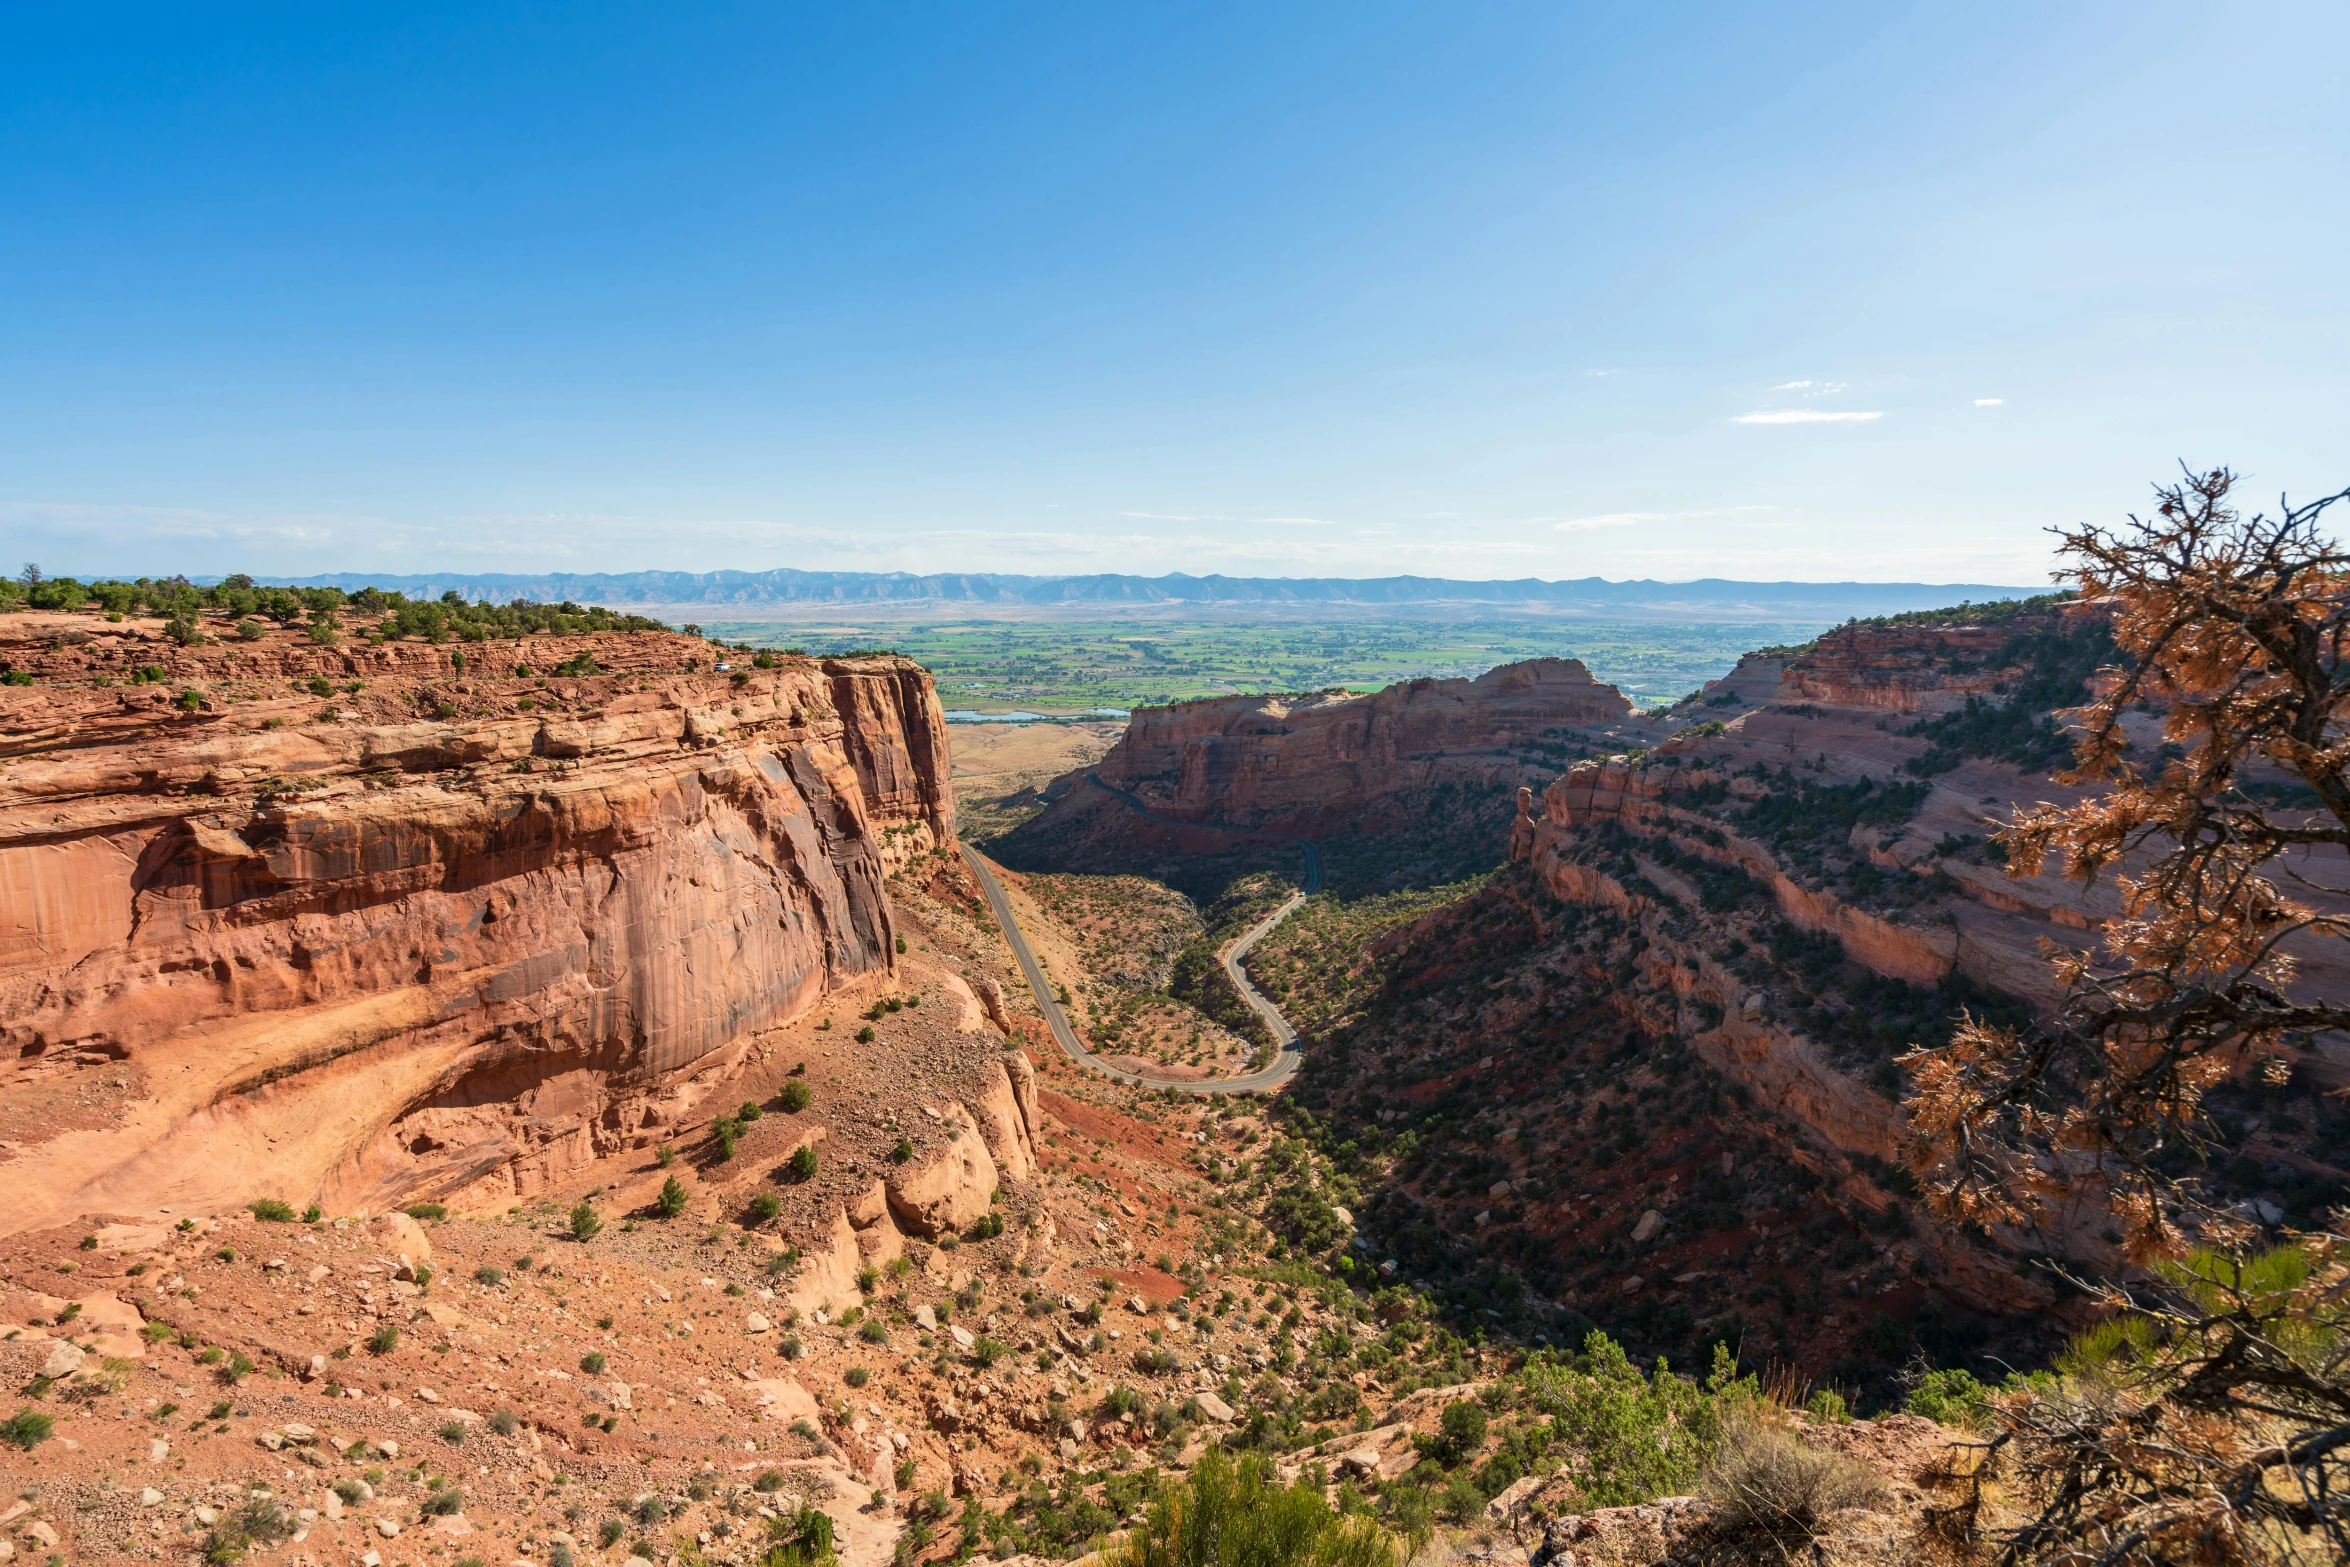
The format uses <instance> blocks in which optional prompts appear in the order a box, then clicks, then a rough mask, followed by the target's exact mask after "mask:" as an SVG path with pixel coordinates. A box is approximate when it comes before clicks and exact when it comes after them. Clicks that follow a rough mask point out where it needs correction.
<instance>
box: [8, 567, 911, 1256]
mask: <svg viewBox="0 0 2350 1567" xmlns="http://www.w3.org/2000/svg"><path fill="white" fill-rule="evenodd" d="M581 654H587V655H589V656H590V657H592V659H593V660H594V665H595V667H596V669H597V670H598V672H597V673H594V674H590V675H584V676H577V677H573V676H560V675H555V674H553V673H552V671H553V670H554V669H556V668H557V667H558V666H564V667H571V668H579V667H583V666H579V665H577V664H573V663H571V662H570V661H572V660H575V659H576V658H578V657H579V655H581ZM714 656H715V650H713V649H712V648H711V646H710V645H709V644H707V643H705V642H702V641H700V640H698V639H693V638H686V637H682V636H670V635H634V636H622V635H602V636H594V637H555V636H536V637H531V638H528V639H525V640H523V641H521V642H492V643H486V644H473V645H457V646H446V647H436V646H432V645H430V644H426V643H422V642H394V643H385V644H375V645H370V644H368V643H366V642H354V643H352V644H350V645H346V646H342V647H325V648H321V647H313V646H310V645H308V644H305V643H297V642H295V641H293V640H292V639H291V638H290V637H288V636H286V635H285V634H283V633H275V634H272V635H271V636H270V637H268V638H266V639H264V640H263V641H260V642H258V643H238V642H227V643H216V644H213V645H208V646H203V647H197V648H188V649H183V648H178V647H175V646H174V645H173V644H171V643H169V642H167V641H164V640H163V639H162V638H161V637H160V636H157V635H154V634H153V633H152V632H151V631H150V632H148V633H146V634H142V633H140V632H139V631H137V630H135V629H132V628H128V627H125V628H116V627H112V626H108V625H106V624H105V623H103V622H100V621H99V620H98V619H97V618H96V617H95V616H83V615H74V616H65V615H40V614H26V615H15V616H9V617H4V618H0V660H5V661H6V664H7V666H8V667H10V668H11V669H13V670H15V671H19V672H22V673H25V674H29V675H31V676H32V677H33V678H34V680H35V683H34V684H33V685H31V686H10V687H4V688H0V761H4V763H5V766H4V769H0V910H4V912H0V1040H5V1042H6V1045H7V1047H8V1050H9V1054H10V1056H11V1057H12V1059H11V1060H10V1061H9V1062H8V1063H7V1067H6V1070H7V1072H8V1074H9V1075H8V1077H7V1078H6V1079H5V1080H4V1082H5V1089H6V1093H7V1095H8V1098H9V1100H10V1102H11V1104H12V1106H14V1107H16V1108H18V1109H19V1110H27V1111H29V1112H30V1113H28V1114H20V1115H18V1116H17V1117H15V1118H14V1120H13V1123H12V1125H11V1128H10V1130H9V1132H8V1134H7V1135H8V1136H9V1138H10V1141H9V1142H8V1144H7V1145H6V1146H5V1150H4V1152H5V1159H6V1162H7V1164H8V1167H9V1168H8V1180H9V1183H10V1190H11V1200H10V1202H9V1203H7V1204H5V1205H0V1231H16V1230H22V1229H27V1228H33V1227H37V1226H40V1225H44V1224H48V1223H54V1222H56V1221H57V1220H58V1219H59V1218H60V1217H62V1216H65V1215H69V1214H72V1213H75V1212H80V1211H87V1210H100V1209H115V1210H138V1209H152V1208H154V1207H156V1206H162V1205H170V1206H175V1207H182V1208H214V1209H217V1208H219V1207H222V1206H233V1205H234V1204H236V1203H239V1202H242V1201H245V1200H247V1199H249V1198H250V1197H252V1196H253V1195H255V1189H256V1186H257V1183H258V1182H259V1180H260V1178H261V1176H262V1175H263V1174H264V1173H266V1174H267V1175H268V1177H269V1184H270V1189H271V1190H272V1191H273V1192H275V1193H277V1194H281V1195H286V1196H292V1197H301V1196H315V1197H317V1198H318V1199H319V1200H320V1201H322V1202H324V1203H326V1204H327V1205H328V1206H329V1207H330V1208H333V1209H337V1210H339V1211H346V1212H347V1211H351V1210H354V1209H365V1208H370V1207H375V1208H380V1207H383V1206H385V1205H387V1204H389V1203H390V1202H392V1201H394V1200H395V1199H406V1198H410V1197H419V1196H435V1197H438V1196H447V1195H455V1194H457V1193H461V1192H462V1193H467V1194H469V1195H470V1196H471V1197H472V1198H474V1199H475V1200H479V1199H481V1198H483V1197H485V1196H489V1195H494V1194H495V1193H496V1192H498V1191H501V1190H504V1191H523V1190H529V1189H532V1188H533V1187H534V1186H535V1185H538V1184H541V1183H543V1182H545V1181H546V1180H548V1179H550V1178H552V1177H553V1176H555V1175H558V1174H560V1173H561V1172H562V1171H563V1170H565V1169H567V1168H570V1167H572V1166H575V1165H577V1164H580V1163H584V1162H585V1161H586V1160H587V1159H588V1158H589V1157H591V1156H592V1155H593V1153H594V1152H596V1151H597V1150H599V1149H609V1148H611V1147H614V1146H618V1145H621V1144H623V1143H625V1142H627V1141H628V1140H630V1139H632V1138H635V1137H638V1136H640V1135H643V1133H644V1128H646V1127H647V1126H648V1125H650V1124H652V1123H653V1122H655V1121H656V1120H657V1119H658V1118H659V1117H661V1116H662V1115H663V1114H664V1096H665V1095H667V1094H669V1093H671V1092H672V1091H673V1090H674V1088H675V1085H676V1084H677V1082H678V1081H679V1080H680V1079H681V1078H683V1077H686V1076H690V1075H691V1074H692V1073H694V1072H695V1071H698V1070H706V1069H708V1068H710V1067H712V1066H714V1065H717V1064H720V1063H722V1062H723V1061H724V1060H725V1059H727V1056H728V1053H729V1052H730V1051H734V1050H739V1049H740V1048H741V1047H742V1045H743V1044H744V1043H745V1042H746V1041H747V1040H748V1038H749V1037H750V1036H751V1035H752V1034H753V1033H755V1032H756V1031H757V1030H759V1029H760V1028H762V1027H764V1026H768V1025H771V1024H774V1023H778V1022H781V1021H784V1020H786V1019H789V1018H791V1017H793V1016H794V1015H796V1014H798V1013H799V1012H801V1011H803V1010H805V1009H806V1008H808V1007H809V1006H811V1005H812V1004H814V1003H815V1002H816V1001H817V1000H818V999H819V998H821V997H822V996H824V995H825V994H826V993H828V992H829V991H832V990H834V989H836V988H837V987H839V986H842V985H844V984H848V983H852V982H854V981H855V980H856V979H857V978H858V976H861V975H868V974H880V973H885V972H887V971H888V970H889V969H890V968H891V966H892V964H893V961H894V954H893V940H894V935H895V933H894V929H893V926H892V920H891V912H890V908H889V904H888V901H887V898H886V896H885V894H884V891H883V878H884V876H885V874H886V872H887V869H888V867H889V866H890V865H891V864H894V863H898V862H900V861H902V860H903V859H904V858H905V857H907V856H909V855H911V854H914V853H918V852H921V851H923V850H926V849H928V848H930V847H932V846H934V845H936V844H940V843H944V842H946V841H947V840H948V839H950V838H951V836H952V834H953V827H954V815H953V805H952V802H951V796H950V794H949V789H948V784H947V766H946V740H945V732H944V729H943V726H942V719H941V716H940V713H939V708H938V703H937V700H936V697H935V695H934V694H933V692H932V690H931V686H930V680H929V677H928V675H927V674H925V673H924V672H923V671H921V670H920V669H918V668H916V667H915V666H913V665H911V664H909V663H907V662H905V661H903V660H898V659H893V658H881V659H864V660H856V661H830V660H827V661H824V662H821V663H818V662H812V661H809V660H804V659H796V658H795V659H786V660H784V661H782V663H781V664H780V665H779V666H778V667H775V668H772V669H742V668H738V669H735V670H732V671H727V672H720V671H718V670H716V669H713V668H712V667H711V666H712V662H713V658H714ZM460 659H462V660H463V663H462V664H460V662H459V660H460ZM525 664H527V666H528V667H529V668H530V669H532V670H533V671H535V673H533V674H528V675H525V674H518V673H516V672H515V671H516V669H517V667H518V666H522V665H525ZM143 669H144V670H147V671H151V673H150V674H149V675H147V676H146V677H144V678H142V677H141V675H140V673H139V672H140V671H141V670H143ZM314 682H315V683H321V684H314ZM28 1126H30V1127H36V1128H38V1130H35V1131H31V1132H28V1130H27V1128H28Z"/></svg>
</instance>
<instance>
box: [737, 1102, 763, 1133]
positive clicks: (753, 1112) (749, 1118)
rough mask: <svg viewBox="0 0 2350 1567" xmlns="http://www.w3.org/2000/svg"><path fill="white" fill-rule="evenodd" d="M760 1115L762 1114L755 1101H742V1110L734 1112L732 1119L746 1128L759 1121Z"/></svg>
mask: <svg viewBox="0 0 2350 1567" xmlns="http://www.w3.org/2000/svg"><path fill="white" fill-rule="evenodd" d="M761 1113H762V1112H761V1111H760V1109H759V1106H758V1102H757V1101H756V1100H751V1099H746V1100H744V1101H743V1104H742V1108H741V1109H739V1110H737V1111H735V1113H734V1118H735V1119H736V1120H737V1121H740V1122H741V1123H742V1124H743V1125H745V1126H748V1125H750V1124H751V1123H752V1122H753V1121H756V1120H757V1119H759V1116H760V1115H761Z"/></svg>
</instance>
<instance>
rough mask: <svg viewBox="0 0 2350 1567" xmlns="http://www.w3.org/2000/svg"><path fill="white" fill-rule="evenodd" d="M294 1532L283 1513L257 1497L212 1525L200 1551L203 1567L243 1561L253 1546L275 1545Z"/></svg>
mask: <svg viewBox="0 0 2350 1567" xmlns="http://www.w3.org/2000/svg"><path fill="white" fill-rule="evenodd" d="M293 1532H294V1524H293V1520H292V1519H290V1518H288V1517H287V1516H286V1513H285V1509H284V1508H282V1507H280V1506H278V1505H277V1503H275V1502H273V1501H271V1500H269V1499H268V1498H267V1497H261V1496H257V1497H254V1498H253V1499H252V1500H250V1501H248V1502H246V1503H245V1504H244V1505H243V1506H242V1507H239V1508H238V1509H237V1510H236V1511H235V1512H232V1513H230V1514H229V1515H228V1516H227V1517H226V1518H223V1519H221V1521H220V1522H218V1523H216V1524H214V1525H213V1526H212V1528H211V1530H210V1531H209V1532H208V1533H207V1534H206V1535H205V1536H204V1544H203V1546H202V1547H201V1550H202V1553H203V1559H204V1561H205V1563H206V1567H224V1564H226V1563H229V1562H235V1561H242V1560H243V1559H244V1556H245V1553H246V1552H247V1551H249V1550H251V1549H252V1548H253V1547H254V1546H256V1545H274V1544H276V1543H277V1542H278V1541H280V1540H283V1539H285V1538H287V1537H288V1536H289V1535H291V1534H292V1533H293Z"/></svg>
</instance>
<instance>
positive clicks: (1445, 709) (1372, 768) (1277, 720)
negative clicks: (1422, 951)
mask: <svg viewBox="0 0 2350 1567" xmlns="http://www.w3.org/2000/svg"><path fill="white" fill-rule="evenodd" d="M1631 711H1632V708H1631V704H1630V703H1629V702H1627V701H1626V700H1625V699H1624V696H1623V694H1622V693H1621V692H1619V691H1618V690H1616V688H1615V687H1613V686H1608V685H1601V684H1599V683H1597V682H1596V681H1594V680H1593V679H1592V678H1591V674H1590V671H1589V670H1587V669H1585V668H1584V667H1583V666H1582V665H1581V664H1579V663H1577V662H1576V661H1574V660H1573V659H1563V658H1540V659H1532V660H1529V661H1527V662H1525V663H1520V664H1504V665H1502V666H1500V667H1499V668H1496V669H1492V670H1488V671H1487V672H1486V673H1485V674H1483V675H1480V676H1479V677H1477V678H1476V679H1475V680H1411V681H1406V682H1404V683H1402V684H1400V685H1393V686H1389V687H1388V688H1387V689H1386V690H1384V691H1381V692H1378V693H1377V694H1376V695H1372V696H1352V695H1320V696H1307V697H1224V698H1218V699H1213V700H1209V701H1202V702H1184V703H1179V704H1177V705H1174V706H1171V707H1146V708H1142V709H1139V710H1138V711H1137V712H1136V713H1135V715H1134V719H1133V722H1132V724H1131V725H1130V726H1129V727H1128V728H1127V731H1126V734H1125V737H1124V738H1123V739H1121V740H1120V741H1119V742H1118V744H1117V746H1116V747H1115V748H1114V749H1113V750H1112V751H1111V752H1110V754H1109V755H1108V756H1106V757H1104V758H1103V759H1102V763H1101V766H1100V767H1099V768H1098V769H1096V771H1098V772H1099V773H1100V774H1101V776H1102V778H1103V780H1104V781H1106V782H1108V783H1111V784H1113V785H1116V786H1117V787H1119V788H1122V789H1128V790H1131V791H1133V792H1134V793H1136V794H1138V795H1140V796H1141V797H1142V799H1143V800H1144V801H1145V802H1146V803H1148V804H1149V805H1150V806H1151V808H1152V809H1154V810H1157V811H1160V812H1161V813H1163V814H1165V815H1169V816H1176V817H1182V818H1186V819H1193V820H1202V821H1219V822H1226V823H1230V824H1232V825H1235V826H1248V827H1274V828H1279V829H1282V830H1286V831H1290V832H1300V833H1308V834H1311V833H1318V832H1324V831H1329V830H1334V829H1336V828H1339V827H1341V826H1345V825H1347V824H1349V823H1351V822H1352V821H1353V819H1354V818H1355V817H1356V816H1357V815H1358V814H1359V813H1360V812H1361V811H1362V810H1363V809H1364V808H1365V807H1366V806H1367V805H1368V804H1370V803H1371V802H1372V801H1374V800H1376V799H1378V798H1380V797H1382V796H1386V795H1393V794H1400V793H1404V792H1406V791H1410V790H1413V789H1417V788H1421V787H1424V786H1426V785H1428V784H1431V783H1436V782H1441V781H1445V780H1448V779H1455V778H1459V779H1467V778H1473V777H1481V776H1483V775H1484V773H1486V772H1488V771H1494V770H1496V769H1497V768H1501V767H1503V763H1502V760H1501V759H1502V757H1503V754H1504V753H1506V752H1508V751H1509V750H1510V748H1512V747H1514V746H1517V745H1520V744H1523V743H1524V742H1526V741H1528V740H1531V739H1532V738H1533V737H1534V736H1536V735H1538V734H1540V733H1542V732H1543V731H1545V730H1549V729H1555V728H1558V727H1561V726H1564V725H1590V724H1608V723H1614V722H1616V721H1618V720H1621V719H1623V718H1625V717H1627V716H1628V715H1629V714H1630V713H1631ZM1071 781H1073V779H1072V780H1071ZM1056 787H1058V786H1057V785H1056Z"/></svg>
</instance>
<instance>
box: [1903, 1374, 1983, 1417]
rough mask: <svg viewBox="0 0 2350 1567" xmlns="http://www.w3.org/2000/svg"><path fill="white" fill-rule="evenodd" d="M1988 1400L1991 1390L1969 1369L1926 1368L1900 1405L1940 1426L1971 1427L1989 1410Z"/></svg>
mask: <svg viewBox="0 0 2350 1567" xmlns="http://www.w3.org/2000/svg"><path fill="white" fill-rule="evenodd" d="M1990 1400H1991V1390H1990V1389H1989V1388H1987V1387H1985V1386H1984V1385H1983V1384H1982V1383H1981V1382H1978V1381H1977V1380H1975V1375H1974V1373H1973V1372H1971V1371H1964V1370H1951V1371H1929V1372H1927V1373H1926V1374H1925V1375H1924V1376H1923V1377H1920V1378H1919V1379H1918V1385H1917V1386H1916V1387H1914V1388H1912V1389H1911V1390H1910V1394H1909V1397H1908V1398H1907V1399H1905V1400H1904V1401H1903V1403H1902V1408H1904V1409H1906V1410H1908V1411H1909V1413H1911V1414H1913V1415H1923V1416H1925V1417H1926V1418H1927V1419H1928V1420H1932V1421H1937V1422H1939V1423H1940V1424H1942V1425H1946V1426H1958V1427H1961V1428H1964V1429H1972V1428H1974V1427H1976V1426H1979V1425H1980V1424H1981V1423H1982V1421H1983V1417H1984V1416H1985V1415H1986V1414H1988V1413H1989V1411H1990V1407H1991V1403H1990Z"/></svg>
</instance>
